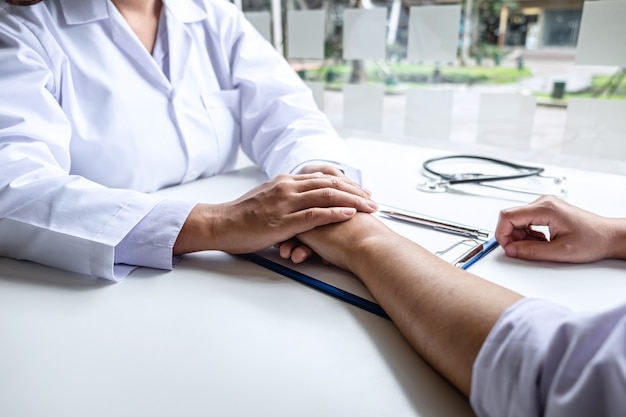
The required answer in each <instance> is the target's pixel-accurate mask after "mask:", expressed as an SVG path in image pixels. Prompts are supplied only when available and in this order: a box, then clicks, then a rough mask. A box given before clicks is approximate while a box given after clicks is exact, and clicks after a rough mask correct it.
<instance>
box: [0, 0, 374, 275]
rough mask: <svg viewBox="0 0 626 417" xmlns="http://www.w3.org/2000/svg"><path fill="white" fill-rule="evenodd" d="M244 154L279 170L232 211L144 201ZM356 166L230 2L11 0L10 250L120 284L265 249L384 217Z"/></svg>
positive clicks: (4, 65) (0, 43) (0, 179)
mask: <svg viewBox="0 0 626 417" xmlns="http://www.w3.org/2000/svg"><path fill="white" fill-rule="evenodd" d="M19 4H21V5H19ZM240 147H241V149H243V151H244V152H245V154H246V155H247V156H248V157H249V158H250V159H252V160H253V161H254V162H255V163H257V164H258V165H260V166H261V167H262V168H263V169H264V170H265V172H266V173H267V175H268V177H269V178H274V177H276V178H274V179H273V180H270V181H268V182H267V183H265V184H262V185H260V186H259V187H257V188H255V189H254V190H252V191H250V192H249V193H247V194H246V195H244V196H242V197H241V198H239V199H237V200H236V201H232V202H226V203H223V204H211V205H210V204H202V203H200V202H197V203H188V202H181V201H173V200H164V199H162V198H160V197H157V196H154V195H151V194H149V193H150V192H151V191H155V190H158V189H160V188H163V187H167V186H171V185H175V184H180V183H184V182H188V181H193V180H195V179H197V178H200V177H206V176H211V175H215V174H219V173H221V172H225V171H227V170H229V169H232V168H233V167H234V165H235V162H236V158H237V154H238V151H239V149H240ZM352 166H353V163H352V161H351V160H350V158H349V155H348V152H347V149H346V146H345V144H344V143H343V141H342V140H341V138H339V137H338V136H337V134H336V132H335V131H334V130H333V129H332V127H331V126H330V124H329V122H328V120H327V119H326V118H325V116H324V115H323V114H322V113H321V112H320V111H319V110H317V108H316V107H315V103H314V101H313V99H312V95H311V93H310V91H309V90H308V88H307V87H306V86H305V85H304V84H303V83H302V82H301V80H299V79H298V77H297V76H296V74H295V73H294V72H293V71H292V70H291V68H290V67H289V65H288V64H287V63H286V62H285V61H284V60H283V58H282V57H281V56H280V55H279V54H278V53H277V52H276V51H275V50H274V49H273V48H272V47H271V46H270V45H269V43H267V42H266V41H265V40H264V39H263V38H262V37H261V36H260V35H259V34H258V33H257V32H256V31H255V30H254V29H253V27H252V26H251V25H250V24H249V23H248V22H247V21H246V20H245V19H244V17H243V15H242V14H241V13H240V12H239V11H238V9H236V8H235V7H234V6H233V5H232V4H230V3H228V2H227V1H226V0H163V1H157V0H44V1H37V0H30V1H29V0H26V1H19V0H0V256H6V257H12V258H17V259H27V260H32V261H35V262H39V263H43V264H47V265H51V266H54V267H58V268H63V269H67V270H70V271H75V272H79V273H82V274H88V275H93V276H97V277H103V278H107V279H111V280H118V279H120V278H122V277H123V276H125V275H126V274H127V273H128V272H129V271H130V270H132V268H134V267H135V266H137V265H143V266H150V267H154V268H165V269H168V268H172V259H173V255H177V254H183V253H187V252H192V251H198V250H211V249H214V250H224V251H228V252H231V253H242V252H251V251H255V250H260V249H262V248H265V247H268V246H271V245H274V244H278V243H280V242H284V241H286V240H288V239H290V238H292V237H293V236H295V235H296V234H298V233H301V232H304V231H306V230H309V229H312V228H314V227H315V226H318V225H322V224H327V223H332V222H337V221H343V220H346V219H349V218H351V217H352V216H353V215H354V213H355V212H356V211H364V212H372V211H374V210H375V209H376V205H375V203H374V202H372V201H371V199H370V195H369V193H368V192H367V191H366V190H363V189H362V188H361V187H360V186H359V185H358V184H357V182H358V181H359V179H358V171H356V170H354V169H353V168H351V167H352ZM285 173H291V174H285ZM295 173H297V174H295ZM343 173H345V174H346V175H345V176H344V175H343ZM279 174H282V175H279ZM348 177H351V178H352V179H353V180H354V181H351V180H350V179H348ZM290 248H292V247H290ZM293 254H294V256H299V257H302V256H306V251H299V252H298V250H294V252H293Z"/></svg>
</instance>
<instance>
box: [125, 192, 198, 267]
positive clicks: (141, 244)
mask: <svg viewBox="0 0 626 417" xmlns="http://www.w3.org/2000/svg"><path fill="white" fill-rule="evenodd" d="M195 205H196V203H194V202H188V201H176V200H164V201H162V202H160V203H159V204H158V205H157V206H156V207H155V208H154V209H153V210H152V211H151V212H150V213H148V215H146V217H144V218H143V219H141V221H140V222H139V223H137V225H136V226H135V227H134V228H133V229H132V230H131V231H130V232H129V233H128V235H126V236H125V237H124V239H123V240H122V241H121V242H120V243H119V244H118V245H117V246H116V247H115V263H116V265H119V264H126V265H143V266H150V267H152V268H159V269H172V267H173V259H174V257H173V256H172V252H173V247H174V243H176V238H177V237H178V234H179V233H180V230H181V228H182V227H183V224H184V223H185V220H186V219H187V217H188V216H189V213H190V212H191V210H192V209H193V208H194V207H195Z"/></svg>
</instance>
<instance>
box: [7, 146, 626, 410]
mask: <svg viewBox="0 0 626 417" xmlns="http://www.w3.org/2000/svg"><path fill="white" fill-rule="evenodd" d="M349 143H350V145H351V146H352V147H353V148H354V151H355V153H356V155H357V156H358V158H359V159H360V160H361V162H362V164H363V166H364V167H365V170H364V174H365V181H366V185H367V186H368V187H369V188H370V189H371V190H372V191H373V192H374V196H375V198H376V199H377V200H379V201H380V202H384V203H387V204H391V205H398V206H403V207H407V208H413V209H416V210H417V209H419V210H420V211H422V212H430V211H431V210H433V209H434V208H436V213H437V214H438V215H439V216H440V217H449V218H451V219H455V220H457V221H463V222H467V223H472V224H477V225H479V226H482V227H486V228H491V229H493V226H494V225H495V222H496V219H497V213H498V211H499V210H500V208H502V207H506V206H511V205H517V204H519V202H511V201H501V200H496V199H491V198H471V197H468V196H462V195H454V194H438V195H434V194H425V193H421V192H418V191H416V190H415V188H414V187H415V184H417V182H418V181H419V175H418V172H419V167H420V165H421V161H422V160H423V159H425V158H426V157H428V156H431V155H434V154H435V152H433V151H426V150H424V149H419V148H414V147H401V146H398V145H389V144H383V143H380V142H370V141H360V140H356V139H350V140H349ZM559 173H563V174H564V175H566V176H568V178H569V189H570V195H569V198H568V200H569V201H571V202H573V203H575V204H578V205H581V206H583V207H585V208H588V209H591V210H594V211H597V212H599V213H602V214H606V215H612V216H624V207H626V194H624V193H623V192H622V190H623V184H624V178H623V177H618V176H611V175H606V174H590V173H585V172H577V171H573V170H565V169H559ZM260 180H262V176H261V175H260V174H259V172H258V171H257V170H255V169H254V168H246V169H244V170H243V171H241V172H239V173H233V174H229V175H226V176H223V177H219V178H212V179H206V180H202V181H198V182H196V183H193V184H189V185H186V186H183V187H178V188H175V189H169V190H164V191H162V193H163V194H166V195H171V196H180V197H182V198H193V199H202V200H204V201H208V202H217V201H224V200H227V199H233V198H235V197H238V196H239V195H240V194H241V193H242V192H243V191H244V190H247V189H249V188H251V187H252V186H253V185H255V184H256V183H257V182H258V181H260ZM598 182H599V183H600V184H601V186H600V187H598V186H596V184H598ZM461 206H462V207H463V208H464V210H463V211H461V210H459V207H461ZM478 223H479V224H478ZM471 270H472V272H475V273H478V274H480V275H483V276H485V277H486V278H488V279H491V280H493V281H496V282H499V283H501V284H503V285H505V286H508V287H511V288H513V289H516V290H518V291H521V292H522V293H524V294H527V295H534V296H543V297H547V298H550V299H553V300H555V301H559V302H562V303H565V304H566V305H569V306H570V307H572V308H575V309H579V310H584V309H598V308H601V307H603V306H605V305H607V306H608V305H613V304H616V303H619V302H623V301H624V300H626V296H624V295H623V294H626V278H625V277H624V263H623V262H621V261H603V262H600V263H598V264H595V265H583V266H576V265H556V264H551V263H528V262H521V261H515V260H510V259H507V258H506V257H505V256H504V255H503V254H502V252H501V250H500V249H497V250H496V252H494V253H492V254H491V255H489V256H488V257H487V258H485V259H483V260H481V261H480V262H479V263H478V264H476V265H475V266H473V267H472V269H471ZM470 415H472V412H471V409H470V407H469V405H468V404H467V402H466V400H465V399H464V398H463V397H462V396H461V395H460V394H459V393H458V392H457V391H455V390H454V389H453V388H451V387H450V385H448V384H447V383H446V382H445V381H444V380H442V379H441V378H440V377H439V376H438V375H437V374H436V373H435V372H434V371H432V370H431V369H430V368H429V367H428V366H427V365H426V364H425V363H424V362H423V361H422V360H421V359H420V358H419V357H418V356H417V354H416V353H415V352H414V351H413V350H412V349H411V348H410V346H409V345H408V344H407V343H406V342H405V341H404V339H403V338H402V337H401V335H400V334H399V333H398V331H397V330H396V329H395V327H394V326H393V325H392V324H391V323H390V322H388V321H386V320H384V319H381V318H379V317H377V316H374V315H373V314H370V313H367V312H365V311H362V310H360V309H358V308H356V307H352V306H350V305H348V304H346V303H343V302H341V301H338V300H336V299H334V298H331V297H329V296H327V295H324V294H321V293H318V292H316V291H314V290H312V289H310V288H308V287H305V286H303V285H301V284H299V283H296V282H294V281H291V280H289V279H287V278H283V277H281V276H278V275H276V274H274V273H272V272H270V271H267V270H265V269H262V268H260V267H258V266H256V265H253V264H251V263H248V262H246V261H243V260H241V259H239V258H234V257H231V256H228V255H225V254H221V253H199V254H194V255H188V256H186V257H184V259H183V260H182V261H181V262H180V264H179V265H178V266H177V267H176V269H175V270H174V271H172V272H164V271H157V270H150V269H139V270H137V271H135V272H134V273H133V274H132V275H131V276H130V277H128V278H127V279H125V280H124V281H123V282H121V283H119V284H107V283H106V282H104V281H102V280H90V279H85V278H84V277H81V276H76V275H72V274H69V273H66V272H63V271H58V270H54V269H51V268H47V267H44V266H40V265H35V264H31V263H26V262H17V261H14V260H10V259H5V258H0V416H7V417H26V416H27V417H38V416H45V417H56V416H59V417H61V416H63V417H73V416H81V417H83V416H90V417H98V416H107V417H112V416H115V417H121V416H132V417H137V416H151V417H157V416H167V417H171V416H185V417H188V416H203V417H205V416H220V417H225V416H237V417H241V416H272V417H277V416H289V417H293V416H316V417H318V416H342V417H343V416H361V417H363V416H376V417H378V416H394V417H400V416H470Z"/></svg>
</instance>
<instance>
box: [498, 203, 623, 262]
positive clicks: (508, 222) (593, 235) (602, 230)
mask: <svg viewBox="0 0 626 417" xmlns="http://www.w3.org/2000/svg"><path fill="white" fill-rule="evenodd" d="M533 225H534V226H547V227H548V229H549V240H548V239H547V238H546V237H545V236H544V235H543V234H542V233H539V232H537V231H535V230H532V228H531V226H533ZM495 236H496V239H497V240H498V243H499V244H500V245H501V246H502V247H503V248H504V251H505V253H506V254H507V256H510V257H513V258H521V259H529V260H538V261H557V262H571V263H585V262H594V261H597V260H600V259H605V258H624V259H626V219H611V218H607V217H602V216H599V215H597V214H594V213H591V212H588V211H585V210H583V209H580V208H578V207H575V206H573V205H571V204H568V203H566V202H565V201H563V200H561V199H558V198H556V197H553V196H543V197H540V198H539V199H537V200H535V201H534V202H532V203H530V204H528V205H526V206H522V207H516V208H512V209H507V210H502V212H501V213H500V220H499V222H498V226H497V227H496V233H495Z"/></svg>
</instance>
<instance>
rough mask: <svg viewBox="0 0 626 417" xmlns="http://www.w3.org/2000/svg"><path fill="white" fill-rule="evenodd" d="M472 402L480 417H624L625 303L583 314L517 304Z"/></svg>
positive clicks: (486, 349) (476, 382)
mask: <svg viewBox="0 0 626 417" xmlns="http://www.w3.org/2000/svg"><path fill="white" fill-rule="evenodd" d="M470 402H471V404H472V407H473V408H474V411H475V412H476V414H477V415H478V416H480V417H486V416H493V417H496V416H497V417H507V416H520V417H522V416H523V417H533V416H545V417H557V416H558V417H561V416H563V417H565V416H567V417H576V416H581V417H582V416H624V415H626V304H624V305H622V306H619V307H616V308H613V309H611V310H608V311H605V312H602V313H596V314H580V313H574V312H572V311H570V310H568V309H566V308H564V307H560V306H558V305H555V304H553V303H550V302H547V301H543V300H537V299H523V300H521V301H519V302H517V303H516V304H514V305H513V306H511V307H510V308H509V309H508V310H507V311H506V312H505V313H504V314H503V315H502V317H500V319H499V320H498V322H497V323H496V325H495V326H494V328H493V329H492V330H491V332H490V333H489V336H488V337H487V340H486V341H485V343H484V344H483V347H482V348H481V350H480V352H479V354H478V357H477V358H476V361H475V363H474V368H473V375H472V387H471V394H470Z"/></svg>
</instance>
